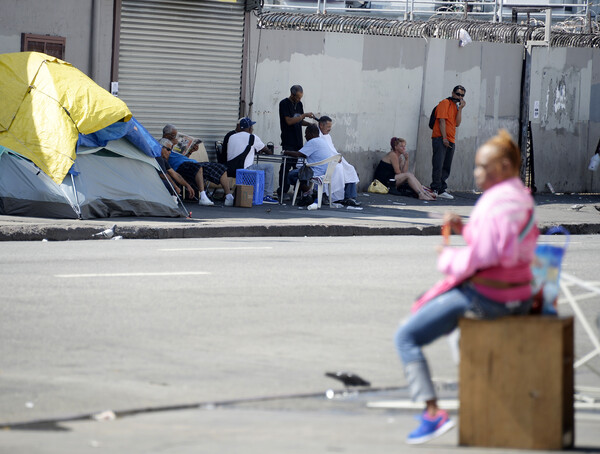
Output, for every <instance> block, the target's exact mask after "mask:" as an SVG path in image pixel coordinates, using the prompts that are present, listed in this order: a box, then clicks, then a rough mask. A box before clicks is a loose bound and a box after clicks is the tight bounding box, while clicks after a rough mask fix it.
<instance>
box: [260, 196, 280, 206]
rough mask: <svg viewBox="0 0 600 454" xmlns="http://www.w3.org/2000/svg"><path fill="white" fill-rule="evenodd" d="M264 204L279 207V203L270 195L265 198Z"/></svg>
mask: <svg viewBox="0 0 600 454" xmlns="http://www.w3.org/2000/svg"><path fill="white" fill-rule="evenodd" d="M263 203H268V204H270V205H277V204H278V203H279V202H278V201H277V200H275V199H274V198H273V197H269V196H268V195H267V196H265V197H263Z"/></svg>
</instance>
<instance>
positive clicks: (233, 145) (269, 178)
mask: <svg viewBox="0 0 600 454" xmlns="http://www.w3.org/2000/svg"><path fill="white" fill-rule="evenodd" d="M255 124H256V122H255V121H252V120H251V119H250V118H248V117H244V118H241V119H240V132H237V133H235V134H233V135H232V136H231V137H229V143H228V144H227V163H228V165H229V169H230V170H232V167H231V166H232V163H233V162H234V160H236V158H238V157H239V156H240V155H242V154H243V153H246V157H245V158H244V161H243V163H241V164H240V165H239V167H238V166H237V165H236V166H235V167H237V168H243V169H248V170H262V171H263V172H264V173H265V188H264V193H263V203H270V204H275V203H278V202H277V200H275V199H274V198H273V181H274V180H275V175H274V172H273V166H272V165H271V164H267V163H256V164H254V155H255V154H256V153H264V154H273V152H272V151H271V150H269V149H268V148H267V146H266V145H265V144H264V143H263V141H262V140H260V137H258V136H257V135H256V134H253V131H254V128H253V125H255ZM251 138H253V139H251ZM248 147H249V149H248V151H247V152H246V149H247V148H248Z"/></svg>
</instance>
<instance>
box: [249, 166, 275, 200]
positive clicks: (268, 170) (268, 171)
mask: <svg viewBox="0 0 600 454" xmlns="http://www.w3.org/2000/svg"><path fill="white" fill-rule="evenodd" d="M248 170H262V171H263V172H265V188H264V193H263V197H267V196H268V197H272V196H273V180H274V172H273V166H272V165H271V164H266V163H264V164H263V163H260V162H259V163H258V164H252V165H251V166H250V167H248Z"/></svg>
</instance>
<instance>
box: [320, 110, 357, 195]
mask: <svg viewBox="0 0 600 454" xmlns="http://www.w3.org/2000/svg"><path fill="white" fill-rule="evenodd" d="M332 123H333V121H332V120H331V118H329V117H328V116H326V115H323V116H322V117H321V118H319V135H320V137H321V138H322V139H323V140H324V141H325V142H326V143H327V145H328V146H329V148H330V150H331V151H332V153H333V154H339V153H338V152H337V150H336V149H335V147H334V145H333V141H332V140H331V135H329V132H330V131H331V126H332ZM358 181H359V179H358V174H357V173H356V169H355V168H354V166H353V165H352V164H350V163H349V162H348V161H346V159H344V158H343V157H342V161H341V162H340V163H339V164H338V165H337V166H336V169H335V172H334V174H333V177H332V179H331V191H330V194H329V197H332V199H331V200H333V201H339V202H341V203H343V204H344V205H350V206H359V205H360V202H357V201H356V196H357V189H356V185H357V183H358Z"/></svg>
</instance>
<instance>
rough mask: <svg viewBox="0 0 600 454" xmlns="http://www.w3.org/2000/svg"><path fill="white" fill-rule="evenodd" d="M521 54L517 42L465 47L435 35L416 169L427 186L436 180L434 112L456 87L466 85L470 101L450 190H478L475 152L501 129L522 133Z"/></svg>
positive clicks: (430, 50) (429, 55)
mask: <svg viewBox="0 0 600 454" xmlns="http://www.w3.org/2000/svg"><path fill="white" fill-rule="evenodd" d="M397 39H402V38H397ZM522 56H523V48H522V46H520V45H518V44H499V43H482V42H473V43H471V44H469V45H468V46H466V47H464V48H462V47H459V46H458V42H457V41H453V40H439V39H433V40H431V41H430V42H429V43H428V47H427V62H426V68H425V83H424V89H423V98H422V99H423V101H422V106H421V107H422V108H421V121H420V125H419V140H418V148H417V150H418V153H417V155H416V168H415V175H416V176H417V178H419V180H420V181H421V182H422V183H423V184H429V183H430V182H431V130H430V129H429V116H430V114H431V110H432V109H433V107H434V106H435V105H436V104H437V103H438V102H439V101H440V100H441V99H443V98H445V97H448V96H450V95H451V93H452V88H453V87H455V86H456V85H459V84H460V85H463V86H464V87H465V88H466V90H467V92H466V96H465V102H466V103H467V104H466V106H465V108H464V109H463V113H462V123H461V125H460V127H459V128H458V129H457V134H456V152H455V154H454V160H453V163H452V172H451V174H450V178H449V179H448V187H449V188H450V190H452V189H454V190H470V189H474V188H475V184H474V180H473V162H474V159H475V151H476V150H477V148H478V147H479V146H480V145H481V144H482V143H483V142H485V141H486V140H487V139H489V138H490V137H491V136H492V135H494V134H495V133H496V131H497V130H498V129H499V128H506V129H507V130H508V131H509V132H510V133H511V134H512V135H513V136H514V137H515V138H516V137H518V131H519V109H520V92H521V69H522V64H523V63H522Z"/></svg>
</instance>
